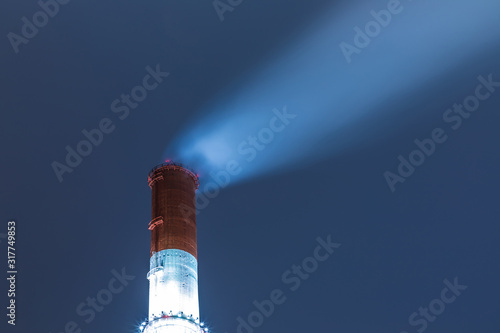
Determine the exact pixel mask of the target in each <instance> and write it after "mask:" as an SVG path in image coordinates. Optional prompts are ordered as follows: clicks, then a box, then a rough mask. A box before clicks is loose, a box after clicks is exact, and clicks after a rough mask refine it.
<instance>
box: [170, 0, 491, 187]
mask: <svg viewBox="0 0 500 333" xmlns="http://www.w3.org/2000/svg"><path fill="white" fill-rule="evenodd" d="M397 2H398V1H397V0H393V1H389V3H392V5H394V4H395V3H397ZM358 5H359V4H358ZM376 5H378V6H379V7H378V8H375V7H372V8H373V10H374V11H375V13H378V14H373V13H371V14H370V9H368V10H366V9H363V10H354V9H344V11H343V12H339V11H338V10H337V11H336V12H335V11H332V12H329V13H327V14H325V15H324V17H323V18H322V19H321V20H318V21H317V22H316V23H315V24H314V26H312V27H310V28H309V29H308V31H307V32H305V33H303V34H302V35H301V36H302V37H301V38H300V40H297V41H296V42H295V43H294V44H293V45H290V46H288V47H287V48H286V49H285V50H284V51H283V52H282V53H281V54H279V55H278V56H276V57H275V58H274V59H272V60H270V61H269V64H268V65H267V66H266V67H265V68H262V69H260V70H258V71H257V72H256V74H254V75H252V76H251V77H246V78H244V79H243V80H241V81H240V82H238V84H237V85H236V86H235V88H233V89H231V91H230V92H228V93H226V94H225V95H224V96H221V97H220V98H218V99H217V100H216V101H215V102H213V103H212V104H211V105H210V106H207V107H206V108H205V109H204V110H202V112H203V114H204V115H206V116H204V117H201V119H199V121H198V122H197V123H195V124H192V126H191V127H190V128H187V129H186V130H185V131H183V132H182V134H181V135H180V136H179V137H178V138H177V139H176V140H175V141H174V142H173V143H172V144H171V145H170V146H169V147H168V148H167V150H166V152H165V157H166V158H176V159H179V160H182V161H183V162H184V163H186V164H189V165H191V166H193V167H194V168H196V169H198V170H199V171H200V174H201V176H202V177H203V176H205V175H206V174H207V173H208V172H209V171H210V170H215V171H217V170H223V169H226V168H227V163H228V161H231V160H233V161H237V162H238V165H237V166H239V168H236V166H235V165H233V167H234V168H235V170H236V169H237V172H235V173H234V175H232V178H231V182H233V183H234V182H235V181H239V180H242V179H246V178H249V177H251V176H255V175H259V174H263V173H264V172H268V171H271V170H273V169H276V168H279V167H283V166H284V165H285V164H287V165H290V164H300V163H301V161H303V160H304V159H306V158H307V159H309V160H311V159H313V158H314V157H316V156H320V155H321V154H324V153H328V154H334V153H336V152H338V151H340V150H341V149H347V148H349V146H350V145H352V144H354V143H355V142H357V141H362V140H366V139H367V137H365V136H364V134H363V133H360V131H356V124H359V122H360V121H361V120H366V119H367V117H370V119H375V120H376V119H377V117H383V113H382V111H380V110H379V109H378V108H380V105H381V104H382V103H383V102H384V101H387V100H388V99H389V98H391V97H394V96H399V95H403V94H408V93H409V92H411V91H414V90H416V89H419V88H421V87H422V86H423V85H425V84H426V83H427V82H429V81H432V79H433V78H437V77H440V76H442V75H443V74H445V73H447V72H448V71H450V70H451V69H453V68H456V67H457V66H459V65H460V64H462V63H463V62H464V61H465V60H466V59H467V58H468V57H470V56H472V55H474V54H477V53H479V52H481V51H482V50H485V49H487V48H488V47H489V46H491V45H496V44H497V43H498V41H499V40H500V29H498V20H499V18H498V13H499V12H500V11H499V10H500V3H499V2H498V1H496V0H482V1H472V0H471V1H456V0H441V1H436V2H431V1H426V0H420V1H417V0H414V1H411V0H404V1H401V3H400V5H399V7H397V10H394V12H397V11H399V12H397V13H396V14H392V15H391V19H390V22H389V23H388V22H387V21H388V19H387V17H386V19H385V22H384V21H381V22H383V23H384V24H380V23H379V27H380V32H379V33H378V34H376V33H374V32H376V29H375V30H371V31H370V34H371V35H372V36H373V37H372V38H370V40H371V41H370V43H369V45H367V46H366V47H365V48H358V51H357V52H355V53H352V54H350V57H346V56H345V54H344V52H342V50H341V48H340V47H339V44H340V43H341V42H346V43H349V44H351V45H353V46H356V44H355V42H354V37H355V34H356V33H355V31H354V30H353V28H354V27H356V26H359V27H360V28H361V29H362V30H365V25H366V24H367V23H368V22H369V21H374V17H373V15H383V13H382V12H380V11H381V10H388V7H387V6H388V5H387V2H377V3H376V4H373V3H372V4H370V5H369V6H376ZM389 6H390V5H389ZM366 8H370V7H366ZM394 8H396V7H394ZM384 25H385V26H384ZM371 28H374V27H373V26H372V27H371ZM375 28H376V27H375ZM358 38H360V37H359V36H358ZM361 41H362V42H363V40H361ZM359 42H360V41H359V40H358V45H359V44H360V43H359ZM364 42H365V44H366V40H364ZM361 44H362V43H361ZM344 45H345V44H344ZM451 50H456V51H457V52H455V53H450V52H451ZM348 58H350V60H351V61H352V62H351V63H350V64H348V62H347V59H348ZM284 106H286V112H288V113H290V114H294V115H296V117H295V118H293V119H291V118H290V122H289V124H287V127H286V128H284V129H283V130H282V131H280V132H277V131H273V133H272V139H271V133H270V132H269V130H268V129H270V125H271V124H270V122H272V121H273V118H274V117H276V115H277V112H281V113H283V112H284V109H283V107H284ZM274 122H275V125H276V124H278V125H280V124H283V122H281V123H279V122H278V121H274ZM278 125H276V126H278ZM378 125H380V124H378ZM276 126H275V127H276ZM280 128H281V126H280ZM347 129H349V130H347ZM264 132H266V133H264ZM263 133H264V134H265V135H264V134H263ZM259 135H260V136H261V138H260V139H259ZM255 137H256V138H257V139H258V141H257V142H255V139H254V138H255ZM262 138H264V139H265V140H264V139H263V140H264V141H265V142H262V140H261V139H262ZM270 139H271V141H269V140H270ZM252 140H254V141H253V145H252ZM264 143H265V144H264ZM318 147H323V148H318ZM252 149H253V151H252V152H250V150H252ZM251 157H253V158H252V159H250V158H251Z"/></svg>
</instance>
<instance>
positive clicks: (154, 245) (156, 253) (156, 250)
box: [141, 162, 207, 333]
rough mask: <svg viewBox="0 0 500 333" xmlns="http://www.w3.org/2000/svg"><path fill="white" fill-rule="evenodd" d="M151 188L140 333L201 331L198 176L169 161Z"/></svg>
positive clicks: (151, 175) (157, 170)
mask: <svg viewBox="0 0 500 333" xmlns="http://www.w3.org/2000/svg"><path fill="white" fill-rule="evenodd" d="M148 183H149V186H150V187H151V190H152V216H151V222H150V223H149V226H148V228H149V230H151V253H150V271H149V273H148V280H149V317H148V320H147V321H146V322H144V323H143V324H142V325H141V331H142V332H144V333H204V332H207V329H206V328H203V324H202V323H200V320H199V306H198V262H197V245H196V214H195V213H194V212H195V192H196V190H197V189H198V186H199V180H198V176H197V175H196V174H195V173H194V172H192V171H191V170H189V169H188V168H186V167H184V166H182V165H180V164H178V163H173V162H166V163H164V164H161V165H158V166H156V167H155V168H154V169H153V170H152V171H151V172H150V173H149V176H148Z"/></svg>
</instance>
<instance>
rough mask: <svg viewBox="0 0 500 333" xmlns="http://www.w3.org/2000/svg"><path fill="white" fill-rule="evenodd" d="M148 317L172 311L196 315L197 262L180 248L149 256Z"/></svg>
mask: <svg viewBox="0 0 500 333" xmlns="http://www.w3.org/2000/svg"><path fill="white" fill-rule="evenodd" d="M148 279H149V320H150V321H151V320H153V319H154V318H155V317H160V316H162V315H163V314H170V313H171V312H172V313H175V314H179V316H180V315H181V313H182V314H183V315H184V316H186V317H187V316H189V315H192V316H193V317H194V318H198V317H199V316H200V314H199V308H198V264H197V261H196V258H195V257H194V256H193V255H191V254H189V253H188V252H185V251H182V250H173V249H169V250H163V251H160V252H157V253H155V254H153V256H152V257H151V259H150V273H149V274H148Z"/></svg>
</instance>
